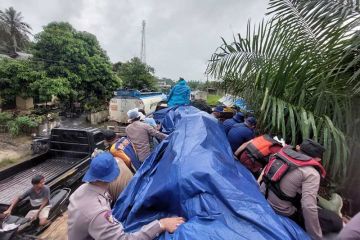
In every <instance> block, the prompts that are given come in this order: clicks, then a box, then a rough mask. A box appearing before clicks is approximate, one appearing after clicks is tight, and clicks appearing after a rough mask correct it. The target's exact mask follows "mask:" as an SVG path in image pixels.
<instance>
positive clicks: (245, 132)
mask: <svg viewBox="0 0 360 240" xmlns="http://www.w3.org/2000/svg"><path fill="white" fill-rule="evenodd" d="M227 137H228V140H229V143H230V146H231V149H232V150H233V152H235V151H236V150H237V149H238V148H239V147H240V146H241V145H242V144H243V143H245V142H247V141H250V140H251V139H253V138H254V137H255V132H254V130H253V129H251V128H249V127H247V126H246V125H245V124H244V123H237V124H235V125H234V126H233V127H232V128H231V129H230V131H229V133H228V134H227Z"/></svg>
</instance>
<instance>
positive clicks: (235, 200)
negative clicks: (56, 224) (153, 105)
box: [113, 107, 309, 240]
mask: <svg viewBox="0 0 360 240" xmlns="http://www.w3.org/2000/svg"><path fill="white" fill-rule="evenodd" d="M162 111H163V112H166V111H167V114H166V115H165V119H164V121H163V123H164V124H165V125H166V124H169V125H167V126H164V127H165V129H170V128H173V127H174V131H173V132H172V133H171V135H170V136H169V137H168V138H167V139H166V140H164V141H163V142H162V143H161V144H160V145H158V146H157V148H156V149H155V150H154V151H153V153H152V154H151V155H150V156H149V157H148V158H147V159H146V160H145V163H144V164H143V165H142V166H141V167H140V169H139V170H138V172H137V173H136V174H135V176H134V177H133V179H132V181H131V182H130V184H129V185H128V187H127V188H126V190H125V191H124V192H123V193H122V194H121V196H120V197H119V199H118V200H117V202H116V204H115V207H114V209H113V214H114V216H115V217H116V218H117V219H118V220H119V221H121V222H122V223H123V225H124V227H125V229H126V231H127V232H133V231H135V230H137V229H139V228H140V227H142V226H143V225H145V224H147V223H150V222H151V221H153V220H156V219H161V218H163V217H170V216H182V217H184V218H185V219H187V222H186V223H185V224H183V225H181V226H180V227H179V228H178V229H177V231H176V232H175V233H174V234H169V233H164V234H162V235H161V236H160V237H159V239H189V240H190V239H191V240H193V239H204V240H205V239H206V240H207V239H230V240H235V239H256V240H258V239H267V240H269V239H309V238H308V236H307V235H306V233H305V232H304V231H303V230H302V229H301V228H300V227H299V226H297V225H296V224H295V223H294V222H292V221H291V220H289V219H288V218H285V217H281V216H279V215H277V214H275V213H274V211H273V210H272V208H271V207H270V206H269V204H268V203H267V201H266V199H265V198H264V196H263V195H262V194H261V193H260V191H259V189H258V185H257V183H256V181H255V179H254V178H253V177H252V175H251V174H250V172H249V171H248V170H247V169H246V168H245V167H243V166H242V165H241V164H240V163H239V162H238V161H235V160H234V158H233V155H232V152H231V149H230V146H229V143H228V141H227V139H226V136H225V132H224V130H223V128H222V126H221V124H219V123H218V121H217V120H216V119H215V118H213V117H212V116H211V115H209V114H207V113H205V112H200V111H199V110H197V109H196V108H194V107H178V108H173V109H170V110H169V109H167V110H162ZM167 118H169V119H167Z"/></svg>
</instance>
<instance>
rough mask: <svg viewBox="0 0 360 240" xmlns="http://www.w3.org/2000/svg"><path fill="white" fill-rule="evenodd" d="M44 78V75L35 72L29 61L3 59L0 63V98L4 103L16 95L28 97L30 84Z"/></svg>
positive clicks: (30, 94)
mask: <svg viewBox="0 0 360 240" xmlns="http://www.w3.org/2000/svg"><path fill="white" fill-rule="evenodd" d="M44 76H45V73H44V72H41V71H37V70H36V69H35V68H34V65H33V63H32V62H30V61H24V60H13V59H3V60H1V61H0V96H1V98H2V99H4V101H5V102H6V101H10V100H11V99H13V98H15V96H17V95H19V96H22V97H30V96H32V92H31V91H29V86H30V84H31V83H32V82H34V81H35V80H37V79H42V78H44Z"/></svg>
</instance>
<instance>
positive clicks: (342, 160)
mask: <svg viewBox="0 0 360 240" xmlns="http://www.w3.org/2000/svg"><path fill="white" fill-rule="evenodd" d="M349 2H351V3H349ZM268 15H269V16H270V18H269V19H268V20H267V21H265V20H264V21H263V22H262V23H261V24H259V26H258V27H256V28H253V30H252V26H251V24H250V23H248V26H247V32H246V35H245V36H242V35H240V34H238V35H237V36H234V39H233V41H232V42H231V43H228V42H227V41H225V40H224V39H223V44H222V45H221V46H220V47H219V48H218V49H217V51H216V52H215V53H214V54H213V55H212V57H211V60H210V62H209V64H208V68H207V73H208V74H210V75H212V76H213V77H215V78H217V79H223V78H224V76H227V75H229V74H230V75H231V76H232V77H231V78H227V81H228V82H227V86H230V87H229V89H227V90H228V91H230V92H232V93H233V94H235V95H239V96H240V95H241V96H242V97H244V98H246V99H247V100H248V102H249V103H250V105H251V106H252V107H253V108H254V109H255V110H256V111H257V113H258V115H259V116H260V122H261V128H262V130H263V131H271V132H273V133H276V134H279V135H281V136H282V137H284V138H285V139H286V140H287V142H289V143H292V144H296V143H299V142H300V141H301V140H303V139H305V138H313V139H315V140H317V141H319V142H321V143H323V144H324V145H325V146H326V148H327V151H326V156H325V157H324V159H323V164H324V166H325V167H326V168H327V169H328V171H329V173H330V175H331V176H332V177H334V179H336V180H343V177H344V176H345V175H346V166H347V159H348V145H347V141H346V138H345V136H347V135H349V134H350V133H349V131H348V129H349V123H351V109H352V108H351V103H352V101H353V100H354V99H355V98H356V97H358V96H359V93H360V82H359V78H358V76H359V75H360V69H359V68H356V66H359V62H360V56H359V54H358V53H359V51H358V49H360V34H358V31H357V28H356V27H357V25H358V23H359V22H360V14H359V12H358V10H357V8H354V7H353V4H352V1H344V0H270V2H269V7H268ZM229 81H231V82H229Z"/></svg>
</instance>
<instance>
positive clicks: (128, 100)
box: [109, 90, 166, 124]
mask: <svg viewBox="0 0 360 240" xmlns="http://www.w3.org/2000/svg"><path fill="white" fill-rule="evenodd" d="M114 95H115V97H113V98H112V99H111V100H110V106H109V114H110V116H109V120H110V121H115V122H118V123H120V124H126V123H127V120H128V118H127V114H126V113H127V112H128V111H129V110H130V109H133V108H138V109H144V110H145V113H146V114H149V113H151V112H154V111H155V110H156V107H157V105H158V104H159V103H160V102H162V101H165V100H166V95H165V94H163V93H161V92H140V91H136V90H118V91H115V92H114Z"/></svg>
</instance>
